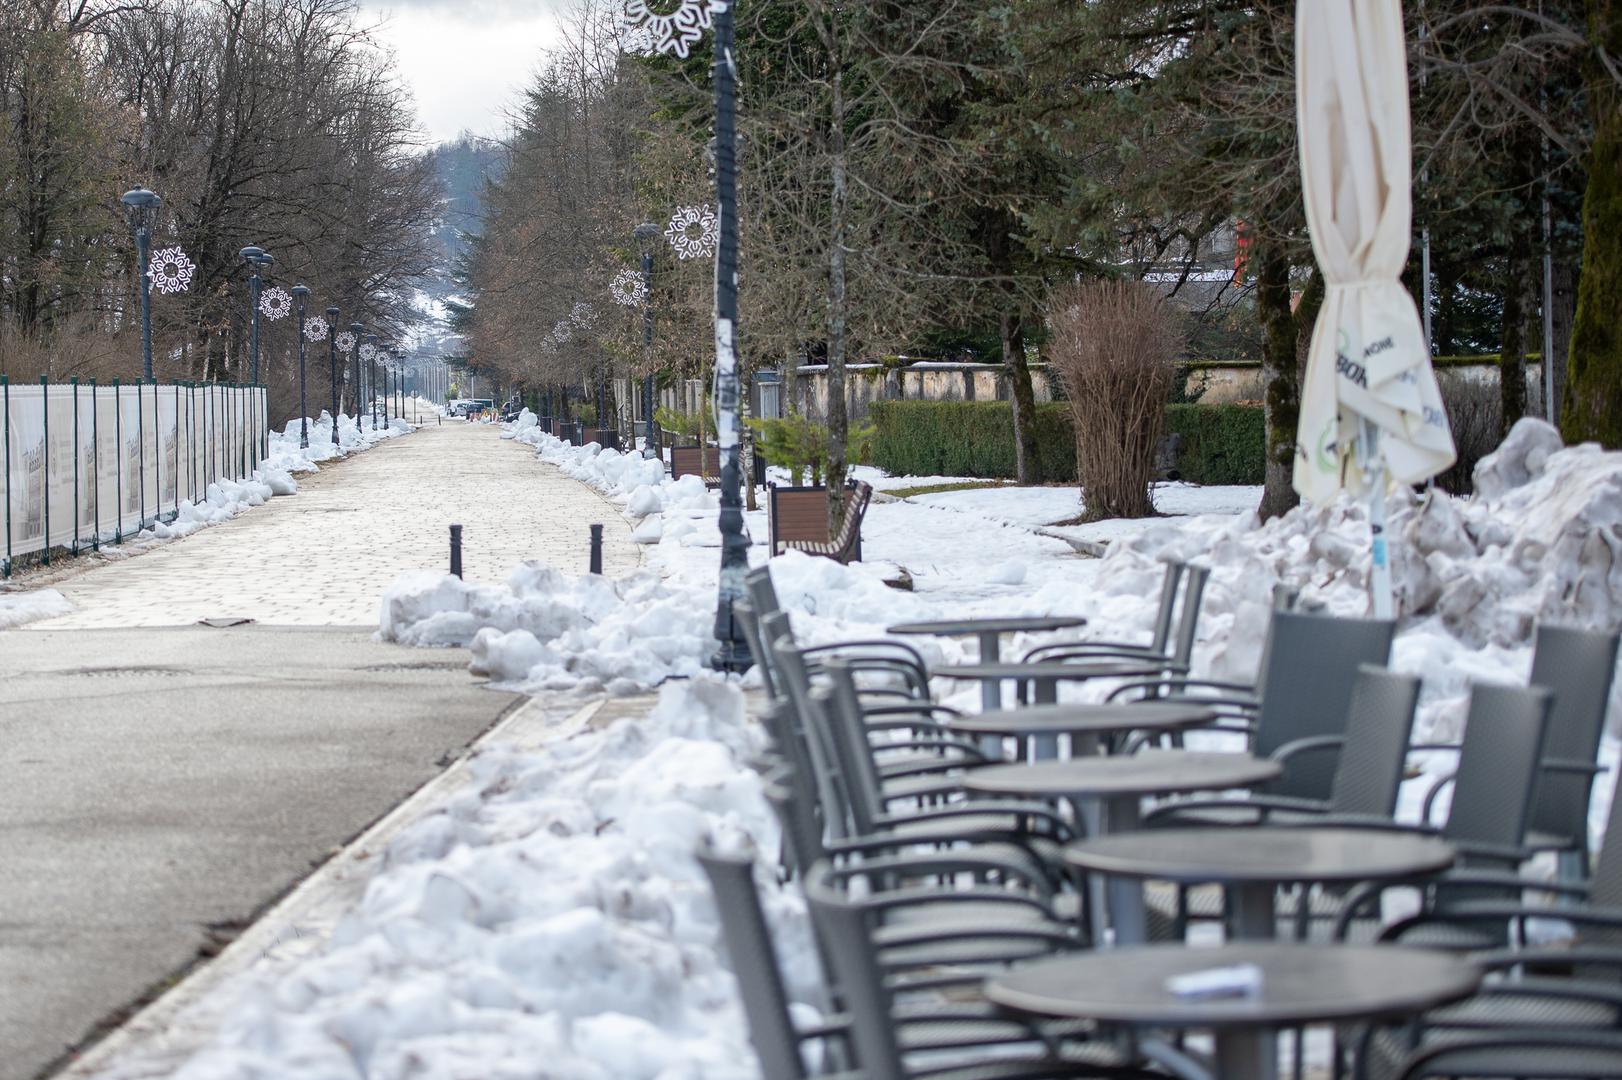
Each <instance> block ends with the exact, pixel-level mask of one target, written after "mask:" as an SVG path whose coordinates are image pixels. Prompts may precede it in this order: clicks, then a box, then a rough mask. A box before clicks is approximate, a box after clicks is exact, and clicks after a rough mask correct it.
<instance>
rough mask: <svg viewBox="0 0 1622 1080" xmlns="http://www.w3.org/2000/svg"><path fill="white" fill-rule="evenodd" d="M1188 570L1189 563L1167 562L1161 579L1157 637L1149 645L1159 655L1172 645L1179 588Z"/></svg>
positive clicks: (1156, 616)
mask: <svg viewBox="0 0 1622 1080" xmlns="http://www.w3.org/2000/svg"><path fill="white" fill-rule="evenodd" d="M1186 569H1188V564H1187V563H1184V562H1178V561H1176V560H1175V559H1168V560H1166V572H1165V574H1164V576H1162V577H1161V579H1160V607H1159V608H1157V609H1156V610H1155V636H1154V640H1153V641H1152V642H1151V643H1150V645H1149V647H1150V648H1151V649H1153V650H1154V651H1155V652H1157V653H1164V652H1165V651H1166V648H1167V646H1169V645H1170V644H1171V622H1172V618H1173V616H1175V615H1176V614H1177V586H1178V585H1180V584H1181V583H1182V580H1183V571H1184V570H1186Z"/></svg>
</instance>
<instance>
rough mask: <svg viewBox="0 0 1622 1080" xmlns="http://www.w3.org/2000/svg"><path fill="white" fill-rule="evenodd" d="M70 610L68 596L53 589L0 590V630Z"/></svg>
mask: <svg viewBox="0 0 1622 1080" xmlns="http://www.w3.org/2000/svg"><path fill="white" fill-rule="evenodd" d="M72 610H73V605H72V604H71V603H69V602H68V598H67V597H65V596H63V595H62V594H61V593H59V592H57V591H56V590H55V589H34V590H32V591H29V592H0V630H10V629H12V628H13V627H17V626H21V625H23V624H24V623H31V622H34V621H36V620H38V619H54V618H56V617H57V616H58V615H66V614H68V613H69V612H71V611H72Z"/></svg>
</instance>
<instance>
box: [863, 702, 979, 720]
mask: <svg viewBox="0 0 1622 1080" xmlns="http://www.w3.org/2000/svg"><path fill="white" fill-rule="evenodd" d="M909 712H914V713H945V714H946V715H947V716H962V715H963V710H962V709H954V708H952V706H950V705H937V704H935V703H934V702H932V701H919V702H916V703H914V704H911V705H875V706H873V707H872V708H870V709H863V710H862V715H863V716H892V715H895V714H896V713H909Z"/></svg>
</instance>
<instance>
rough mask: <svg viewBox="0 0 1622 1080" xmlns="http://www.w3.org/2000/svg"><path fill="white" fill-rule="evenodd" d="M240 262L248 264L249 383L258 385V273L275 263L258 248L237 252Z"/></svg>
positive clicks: (268, 254) (272, 258)
mask: <svg viewBox="0 0 1622 1080" xmlns="http://www.w3.org/2000/svg"><path fill="white" fill-rule="evenodd" d="M237 254H238V255H241V256H242V261H243V262H245V263H247V264H248V316H249V318H250V319H251V320H252V325H253V334H252V336H253V344H252V352H251V355H252V357H253V367H252V371H251V373H250V377H249V380H248V381H249V382H250V383H251V384H252V385H254V386H258V385H259V272H260V270H262V269H264V268H267V267H269V266H270V265H271V264H273V263H274V262H275V261H276V257H275V256H273V255H271V254H270V252H268V251H266V250H265V249H264V248H260V247H245V248H243V249H242V250H241V251H239V252H237Z"/></svg>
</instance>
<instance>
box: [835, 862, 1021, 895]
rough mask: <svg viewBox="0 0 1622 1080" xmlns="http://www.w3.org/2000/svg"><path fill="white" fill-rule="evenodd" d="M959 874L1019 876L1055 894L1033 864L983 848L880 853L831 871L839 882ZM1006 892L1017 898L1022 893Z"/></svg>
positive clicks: (839, 866)
mask: <svg viewBox="0 0 1622 1080" xmlns="http://www.w3.org/2000/svg"><path fill="white" fill-rule="evenodd" d="M955 874H974V875H976V876H984V875H987V874H996V875H999V876H1000V877H1001V878H1003V879H1005V880H1006V879H1017V880H1018V881H1020V882H1021V883H1022V884H1024V885H1027V886H1029V887H1030V888H1032V889H1034V890H1036V891H1037V892H1038V893H1039V894H1040V895H1041V896H1042V897H1044V898H1045V899H1048V900H1051V899H1052V896H1053V883H1052V882H1051V881H1050V880H1049V879H1048V878H1046V877H1044V876H1042V875H1041V874H1040V873H1039V872H1035V871H1033V868H1032V867H1031V866H1029V865H1027V864H1025V863H1022V862H1019V861H1017V860H1014V859H1003V858H999V857H997V856H995V855H990V854H985V853H983V852H979V851H952V850H950V849H939V850H933V851H920V852H906V853H900V854H888V855H878V856H875V857H872V858H863V859H861V860H860V861H859V862H849V863H840V864H839V865H837V866H834V867H831V868H830V869H829V870H828V876H829V878H830V879H831V880H836V881H849V880H850V879H851V878H855V877H864V876H867V875H873V876H876V877H886V878H892V879H893V878H894V877H895V876H897V875H907V876H918V877H929V878H944V877H951V876H952V875H955ZM936 889H937V890H938V891H943V892H944V891H951V890H950V889H949V887H948V886H945V885H937V886H936ZM892 891H893V890H892ZM1004 895H1006V896H1007V897H1008V898H1009V899H1013V898H1014V897H1017V896H1018V895H1019V894H1018V893H1005V894H1004Z"/></svg>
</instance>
